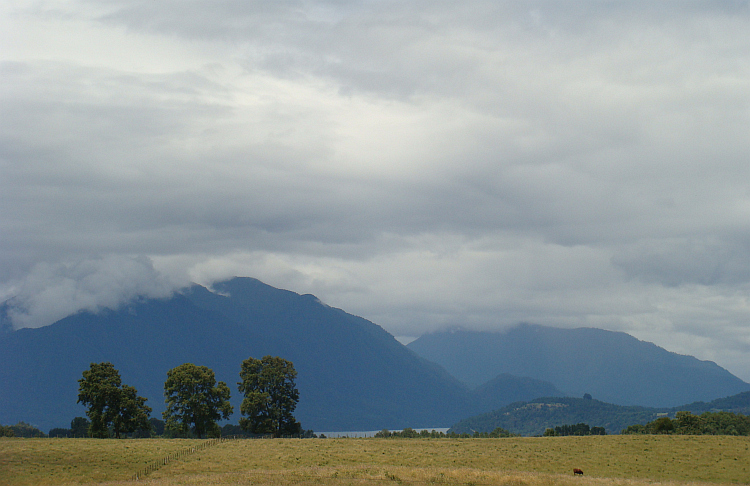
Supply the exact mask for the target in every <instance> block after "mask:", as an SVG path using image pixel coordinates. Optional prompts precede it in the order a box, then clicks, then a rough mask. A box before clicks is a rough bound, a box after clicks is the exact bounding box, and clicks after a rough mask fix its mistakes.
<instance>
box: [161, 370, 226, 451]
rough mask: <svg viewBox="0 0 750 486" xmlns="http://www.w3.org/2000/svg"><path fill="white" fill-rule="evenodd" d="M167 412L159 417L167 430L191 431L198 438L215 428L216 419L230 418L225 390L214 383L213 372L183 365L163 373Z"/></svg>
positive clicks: (222, 386) (223, 385)
mask: <svg viewBox="0 0 750 486" xmlns="http://www.w3.org/2000/svg"><path fill="white" fill-rule="evenodd" d="M164 396H165V397H166V403H167V409H166V410H165V411H164V413H163V414H162V416H163V417H164V420H165V421H166V422H167V427H169V428H170V429H173V430H174V429H176V430H182V431H183V432H187V431H188V430H189V429H191V428H192V429H193V431H194V432H195V434H196V435H197V436H198V437H203V435H204V434H206V433H207V432H211V431H216V430H218V429H219V427H218V425H217V424H216V421H217V420H220V419H222V418H224V419H228V418H229V416H230V415H232V405H231V404H230V403H229V387H228V386H227V384H226V383H224V382H223V381H220V382H219V383H218V384H217V383H216V377H215V376H214V372H213V370H211V369H210V368H208V367H206V366H196V365H194V364H192V363H185V364H182V365H180V366H177V367H176V368H172V369H171V370H169V371H168V372H167V381H166V382H165V383H164Z"/></svg>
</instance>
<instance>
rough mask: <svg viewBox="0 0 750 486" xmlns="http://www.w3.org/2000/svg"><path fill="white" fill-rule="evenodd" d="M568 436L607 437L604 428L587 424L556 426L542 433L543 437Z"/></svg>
mask: <svg viewBox="0 0 750 486" xmlns="http://www.w3.org/2000/svg"><path fill="white" fill-rule="evenodd" d="M569 435H575V436H584V435H607V431H606V430H605V429H604V427H590V426H589V424H584V423H580V424H575V425H558V426H557V427H555V428H548V429H547V430H545V431H544V436H545V437H565V436H569Z"/></svg>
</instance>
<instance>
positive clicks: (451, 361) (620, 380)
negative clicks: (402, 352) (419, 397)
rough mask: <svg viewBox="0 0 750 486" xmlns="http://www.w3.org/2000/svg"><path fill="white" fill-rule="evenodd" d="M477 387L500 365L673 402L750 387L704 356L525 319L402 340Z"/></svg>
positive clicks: (646, 402)
mask: <svg viewBox="0 0 750 486" xmlns="http://www.w3.org/2000/svg"><path fill="white" fill-rule="evenodd" d="M408 347H409V349H411V350H413V351H414V352H416V353H417V354H419V355H420V356H422V357H423V358H425V359H428V360H430V361H433V362H435V363H438V364H440V365H441V366H443V367H444V368H445V369H446V370H448V372H450V373H451V374H452V375H453V376H455V377H456V378H458V379H459V380H461V381H462V382H464V383H466V384H467V385H469V386H472V387H476V386H479V385H482V384H484V383H486V382H488V381H489V380H491V379H493V378H495V377H496V376H497V375H499V374H502V373H509V374H512V375H515V376H522V377H529V378H533V379H536V380H542V381H546V382H549V383H551V384H552V385H554V386H555V387H557V388H558V389H560V390H562V392H563V393H562V395H570V396H578V397H580V396H583V395H584V394H585V393H590V394H591V395H593V396H595V397H597V398H598V399H601V400H603V401H606V402H609V403H617V404H620V405H643V406H650V407H672V406H677V405H680V404H684V403H689V402H693V401H710V400H713V399H716V398H719V397H726V396H730V395H734V394H737V393H741V392H744V391H748V390H750V384H748V383H745V382H743V381H742V380H740V379H739V378H737V377H736V376H734V375H732V374H731V373H729V372H728V371H727V370H725V369H723V368H721V367H720V366H718V365H717V364H716V363H713V362H710V361H700V360H698V359H696V358H694V357H692V356H683V355H679V354H676V353H671V352H669V351H667V350H665V349H663V348H660V347H658V346H656V345H655V344H652V343H648V342H644V341H640V340H638V339H636V338H634V337H632V336H630V335H628V334H625V333H622V332H612V331H604V330H601V329H589V328H581V329H558V328H551V327H544V326H537V325H528V324H523V325H519V326H517V327H514V328H512V329H510V330H508V331H507V332H502V333H501V332H496V333H493V332H472V331H453V332H440V333H434V334H428V335H425V336H422V337H420V338H419V339H417V340H415V341H413V342H412V343H410V344H409V345H408Z"/></svg>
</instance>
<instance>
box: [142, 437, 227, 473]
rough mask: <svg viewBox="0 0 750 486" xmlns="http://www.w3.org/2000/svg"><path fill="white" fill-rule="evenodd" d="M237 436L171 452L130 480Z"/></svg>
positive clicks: (210, 440) (148, 465)
mask: <svg viewBox="0 0 750 486" xmlns="http://www.w3.org/2000/svg"><path fill="white" fill-rule="evenodd" d="M237 438H238V436H236V435H234V436H230V437H219V438H217V439H207V440H205V441H203V442H201V443H200V444H198V445H195V446H191V447H186V448H184V449H182V450H180V451H177V452H173V453H171V454H169V455H167V456H164V457H162V458H161V459H159V460H157V461H154V462H151V463H149V464H147V465H146V466H144V467H143V468H141V469H139V470H138V472H136V473H134V474H133V476H132V477H131V479H132V480H133V481H138V480H139V479H142V478H144V477H145V476H147V475H149V474H151V473H152V472H154V471H156V470H157V469H159V468H161V467H162V466H166V465H167V464H169V463H171V462H173V461H176V460H178V459H182V458H183V457H186V456H189V455H191V454H195V453H196V452H200V451H203V450H206V449H208V448H209V447H213V446H215V445H218V444H221V443H222V442H226V441H228V440H234V439H237Z"/></svg>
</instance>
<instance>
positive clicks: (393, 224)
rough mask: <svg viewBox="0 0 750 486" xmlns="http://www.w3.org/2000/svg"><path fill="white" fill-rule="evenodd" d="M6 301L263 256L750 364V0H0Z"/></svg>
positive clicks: (20, 311)
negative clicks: (656, 0)
mask: <svg viewBox="0 0 750 486" xmlns="http://www.w3.org/2000/svg"><path fill="white" fill-rule="evenodd" d="M0 46H2V48H0V298H2V300H6V299H9V298H12V299H13V304H14V308H13V311H12V317H13V320H14V325H15V326H16V327H38V326H43V325H48V324H50V323H52V322H54V321H55V320H57V319H60V318H62V317H64V316H65V315H67V314H70V313H72V312H75V311H76V310H79V309H82V308H89V309H95V308H97V307H98V306H117V305H118V304H120V303H122V302H125V301H127V300H128V299H131V298H132V297H133V296H135V295H148V296H167V295H169V294H170V292H171V291H172V290H173V289H175V288H178V287H180V286H183V285H186V284H187V283H188V282H191V281H192V282H198V283H201V284H211V283H212V282H213V281H216V280H218V279H224V278H228V277H231V276H235V275H239V276H252V277H256V278H259V279H260V280H262V281H264V282H266V283H268V284H271V285H273V286H276V287H281V288H286V289H289V290H293V291H295V292H298V293H313V294H315V295H317V296H318V297H319V298H320V299H321V300H323V301H324V302H326V303H327V304H329V305H332V306H335V307H340V308H342V309H344V310H346V311H347V312H350V313H353V314H357V315H360V316H363V317H365V318H367V319H370V320H372V321H374V322H375V323H377V324H379V325H381V326H383V327H384V328H385V329H386V330H388V331H389V332H391V333H392V334H394V335H396V336H399V337H401V338H409V337H412V338H413V337H417V336H419V335H421V334H423V333H425V332H429V331H434V330H441V329H446V328H452V327H457V326H462V327H465V328H469V329H482V330H485V329H504V328H507V327H508V326H511V325H514V324H517V323H519V322H530V323H538V324H545V325H552V326H558V327H581V326H588V327H598V328H603V329H609V330H616V331H625V332H628V333H630V334H632V335H634V336H636V337H638V338H640V339H643V340H647V341H651V342H655V343H656V344H658V345H660V346H663V347H665V348H666V349H668V350H670V351H675V352H679V353H684V354H691V355H694V356H697V357H698V358H701V359H709V360H713V361H716V362H717V363H719V364H720V365H722V366H724V367H726V368H728V369H729V370H730V371H732V372H733V373H735V374H736V375H738V376H740V377H741V378H743V379H744V380H746V381H750V298H749V296H750V294H749V292H750V6H749V5H748V2H747V1H720V0H711V1H703V2H700V1H693V2H682V1H681V2H676V1H658V2H654V1H653V0H644V1H590V2H586V1H575V2H573V1H516V0H514V1H507V2H499V1H496V0H488V1H474V0H465V1H462V2H454V1H450V2H445V1H435V0H429V1H411V2H406V1H385V0H359V1H356V0H346V1H342V0H330V1H314V0H308V1H294V0H288V1H273V2H270V1H269V2H258V1H248V0H236V1H235V0H222V1H208V0H162V1H158V2H154V1H135V0H95V1H94V0H91V1H86V0H49V1H45V0H40V1H31V0H16V1H14V0H10V1H4V2H2V3H0Z"/></svg>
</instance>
